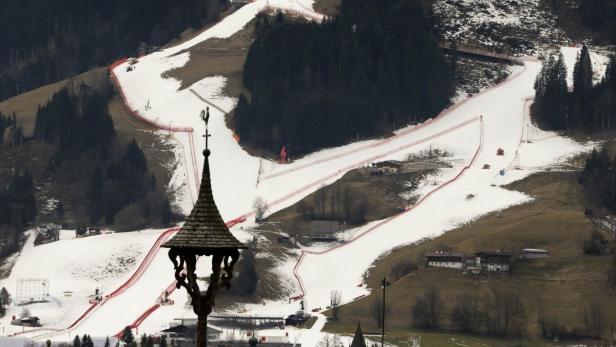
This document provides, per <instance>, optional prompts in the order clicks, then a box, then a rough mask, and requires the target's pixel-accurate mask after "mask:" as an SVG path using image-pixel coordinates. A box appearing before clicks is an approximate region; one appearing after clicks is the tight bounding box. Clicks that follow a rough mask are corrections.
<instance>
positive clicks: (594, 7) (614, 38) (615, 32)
mask: <svg viewBox="0 0 616 347" xmlns="http://www.w3.org/2000/svg"><path fill="white" fill-rule="evenodd" d="M577 3H578V6H579V9H580V14H581V16H582V21H583V23H584V25H585V26H586V27H587V28H589V29H590V30H592V31H594V32H596V33H600V34H602V35H603V36H604V37H606V39H607V40H606V41H607V42H608V43H611V44H614V43H616V3H615V2H614V1H612V0H577Z"/></svg>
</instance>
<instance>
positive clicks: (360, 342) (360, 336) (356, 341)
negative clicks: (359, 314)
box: [351, 322, 366, 347]
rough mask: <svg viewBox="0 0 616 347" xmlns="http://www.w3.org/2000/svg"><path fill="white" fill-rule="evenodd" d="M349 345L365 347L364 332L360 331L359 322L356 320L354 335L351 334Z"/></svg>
mask: <svg viewBox="0 0 616 347" xmlns="http://www.w3.org/2000/svg"><path fill="white" fill-rule="evenodd" d="M351 347H366V340H365V339H364V333H363V332H362V331H361V324H359V322H357V330H355V336H353V341H352V342H351Z"/></svg>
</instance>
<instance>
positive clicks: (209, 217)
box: [161, 148, 246, 250]
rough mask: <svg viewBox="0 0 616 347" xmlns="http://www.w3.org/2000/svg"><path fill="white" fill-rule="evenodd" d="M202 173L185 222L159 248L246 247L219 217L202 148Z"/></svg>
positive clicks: (206, 155) (207, 152) (207, 153)
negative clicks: (193, 204)
mask: <svg viewBox="0 0 616 347" xmlns="http://www.w3.org/2000/svg"><path fill="white" fill-rule="evenodd" d="M203 155H204V156H205V159H204V161H203V176H202V177H201V187H200V189H199V197H198V198H197V202H196V203H195V206H194V207H193V209H192V211H191V212H190V215H189V216H188V219H186V223H184V225H183V226H182V228H181V229H180V231H179V232H178V233H177V234H175V236H173V237H172V238H171V239H170V240H169V241H167V242H165V243H164V244H163V245H162V246H161V247H167V248H171V247H174V248H183V249H193V250H196V249H203V248H208V249H213V250H223V249H231V248H246V246H244V245H243V244H242V243H241V242H240V241H238V239H236V238H235V236H233V234H231V232H230V231H229V228H227V225H226V224H225V222H224V221H223V220H222V217H221V216H220V212H219V211H218V207H216V203H215V202H214V195H213V194H212V185H211V179H210V164H209V156H210V150H209V149H207V148H206V149H205V150H204V151H203Z"/></svg>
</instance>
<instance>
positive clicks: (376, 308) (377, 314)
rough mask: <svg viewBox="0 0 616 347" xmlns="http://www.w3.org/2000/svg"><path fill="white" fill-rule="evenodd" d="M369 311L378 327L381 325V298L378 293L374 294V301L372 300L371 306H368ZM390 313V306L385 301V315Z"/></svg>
mask: <svg viewBox="0 0 616 347" xmlns="http://www.w3.org/2000/svg"><path fill="white" fill-rule="evenodd" d="M370 313H371V314H372V318H374V321H375V322H376V324H377V326H378V327H379V328H382V327H383V299H382V298H381V296H380V295H376V296H375V297H374V301H373V302H372V306H371V307H370ZM390 313H391V307H390V305H389V304H387V302H385V316H388V315H389V314H390Z"/></svg>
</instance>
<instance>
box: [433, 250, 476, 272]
mask: <svg viewBox="0 0 616 347" xmlns="http://www.w3.org/2000/svg"><path fill="white" fill-rule="evenodd" d="M425 258H426V265H427V266H430V267H444V268H450V269H463V268H464V265H465V262H466V259H465V257H464V253H457V252H444V251H435V252H429V253H426V256H425Z"/></svg>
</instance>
